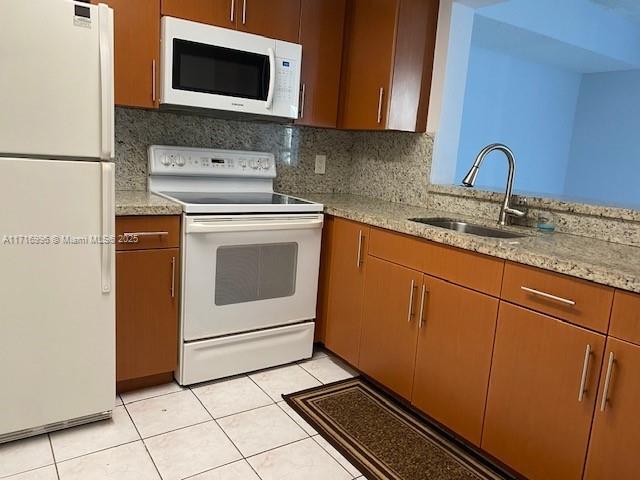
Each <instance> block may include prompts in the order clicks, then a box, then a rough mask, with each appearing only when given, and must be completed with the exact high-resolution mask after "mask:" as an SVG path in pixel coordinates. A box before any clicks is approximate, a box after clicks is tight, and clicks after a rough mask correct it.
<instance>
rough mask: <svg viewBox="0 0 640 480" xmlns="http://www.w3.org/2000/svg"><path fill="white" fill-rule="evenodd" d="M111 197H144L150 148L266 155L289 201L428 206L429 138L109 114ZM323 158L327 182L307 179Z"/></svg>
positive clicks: (120, 111)
mask: <svg viewBox="0 0 640 480" xmlns="http://www.w3.org/2000/svg"><path fill="white" fill-rule="evenodd" d="M115 133H116V159H115V160H116V189H118V190H146V188H147V148H148V147H149V145H177V146H186V147H207V148H223V149H242V150H258V151H266V152H272V153H274V154H275V156H276V162H277V168H278V176H277V178H276V182H275V188H276V189H277V190H280V191H284V192H291V193H296V192H297V193H304V192H314V193H355V194H360V195H366V196H370V197H374V198H379V199H383V200H389V201H394V202H405V203H411V204H414V205H425V206H426V205H427V192H428V186H429V182H428V178H429V171H430V168H431V151H432V146H433V141H432V138H431V137H430V136H428V135H424V134H414V133H399V132H349V131H341V130H331V129H319V128H308V127H292V126H287V125H278V124H274V123H263V122H243V121H235V120H219V119H215V118H211V117H205V116H199V115H192V114H186V113H170V112H158V111H152V110H138V109H131V108H121V107H117V108H116V129H115ZM316 155H326V156H327V165H326V174H324V175H318V174H316V173H314V167H315V156H316Z"/></svg>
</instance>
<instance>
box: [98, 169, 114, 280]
mask: <svg viewBox="0 0 640 480" xmlns="http://www.w3.org/2000/svg"><path fill="white" fill-rule="evenodd" d="M101 166H102V238H101V246H100V248H101V249H102V252H101V254H102V260H101V263H102V293H110V292H111V288H112V278H111V271H112V265H111V262H112V259H113V249H114V248H115V245H114V242H115V233H114V230H115V212H114V202H115V200H114V193H115V192H114V174H113V169H114V165H113V163H110V162H102V163H101Z"/></svg>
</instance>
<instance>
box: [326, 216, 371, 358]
mask: <svg viewBox="0 0 640 480" xmlns="http://www.w3.org/2000/svg"><path fill="white" fill-rule="evenodd" d="M332 230H333V232H332V234H331V236H330V238H328V239H327V238H326V237H325V241H329V242H330V243H331V246H330V247H328V248H330V249H331V250H332V252H331V259H330V265H329V272H328V273H326V272H323V277H322V278H321V280H322V279H324V281H325V282H326V281H328V282H329V285H328V286H326V285H325V286H323V287H321V288H327V289H328V299H327V306H326V315H325V316H324V320H325V322H326V325H325V327H324V328H325V345H326V346H327V348H328V349H329V350H331V351H332V352H334V353H336V354H337V355H339V356H340V357H342V358H344V359H345V360H346V361H348V362H349V363H351V364H352V365H355V366H358V357H359V355H360V330H361V324H362V302H363V289H364V274H365V269H366V262H367V258H366V253H367V242H368V238H369V227H367V226H365V225H363V224H361V223H356V222H351V221H349V220H343V219H340V218H335V219H334V220H333V225H332Z"/></svg>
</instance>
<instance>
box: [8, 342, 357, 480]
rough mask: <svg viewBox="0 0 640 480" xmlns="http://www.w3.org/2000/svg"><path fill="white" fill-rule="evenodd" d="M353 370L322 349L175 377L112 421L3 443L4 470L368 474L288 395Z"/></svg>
mask: <svg viewBox="0 0 640 480" xmlns="http://www.w3.org/2000/svg"><path fill="white" fill-rule="evenodd" d="M353 375H354V372H352V371H351V370H350V369H349V368H348V367H346V366H345V365H344V364H342V363H341V362H340V361H339V360H337V359H335V358H333V357H331V356H329V355H327V354H326V353H325V352H322V351H319V352H316V353H315V354H314V356H313V358H312V359H310V360H306V361H303V362H298V363H295V364H291V365H286V366H284V367H277V368H273V369H269V370H265V371H261V372H256V373H252V374H250V375H243V376H238V377H233V378H230V379H224V380H220V381H216V382H212V383H208V384H201V385H194V386H193V387H192V388H182V387H180V386H179V385H177V384H175V383H170V384H167V385H161V386H158V387H152V388H148V389H145V390H140V391H136V392H130V393H125V394H122V395H121V396H118V397H117V398H116V404H115V405H116V406H115V408H114V411H113V418H112V419H111V420H106V421H103V422H98V423H93V424H90V425H84V426H81V427H76V428H72V429H68V430H63V431H59V432H54V433H51V434H49V435H40V436H38V437H34V438H30V439H26V440H20V441H17V442H12V443H8V444H4V445H0V479H3V480H4V479H10V480H107V479H114V480H115V479H117V480H147V479H149V480H159V479H162V480H180V479H185V478H189V479H193V480H292V479H304V480H348V479H353V478H363V477H360V472H358V470H357V469H356V468H355V467H354V466H353V465H351V464H350V463H349V462H348V461H347V460H346V459H345V458H344V457H343V456H342V455H340V453H338V452H337V451H336V450H335V449H334V448H333V447H332V446H331V445H329V443H327V442H326V441H325V440H324V439H323V438H322V437H320V436H319V435H318V434H317V432H316V431H315V430H314V429H313V428H312V427H311V426H310V425H308V424H307V423H306V422H305V421H304V420H302V418H300V416H299V415H297V414H296V413H295V412H294V411H293V410H292V409H291V408H290V407H289V406H288V405H287V404H286V403H285V402H283V401H282V397H281V395H282V394H283V393H291V392H295V391H298V390H303V389H305V388H309V387H313V386H317V385H321V384H323V383H330V382H334V381H336V380H341V379H344V378H349V377H351V376H353Z"/></svg>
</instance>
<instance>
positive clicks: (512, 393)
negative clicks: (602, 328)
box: [482, 302, 615, 480]
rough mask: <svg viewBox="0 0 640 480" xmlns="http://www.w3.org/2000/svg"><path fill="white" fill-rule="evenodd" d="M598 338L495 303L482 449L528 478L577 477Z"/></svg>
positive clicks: (599, 352) (600, 345)
mask: <svg viewBox="0 0 640 480" xmlns="http://www.w3.org/2000/svg"><path fill="white" fill-rule="evenodd" d="M604 343H605V337H604V336H603V335H599V334H597V333H593V332H590V331H588V330H584V329H582V328H579V327H575V326H573V325H569V324H567V323H564V322H562V321H559V320H556V319H554V318H551V317H548V316H546V315H542V314H539V313H535V312H532V311H530V310H527V309H524V308H521V307H517V306H514V305H511V304H509V303H506V302H501V303H500V310H499V314H498V328H497V333H496V341H495V347H494V352H493V365H492V369H491V379H490V382H489V395H488V398H487V409H486V416H485V420H484V430H483V437H482V448H483V449H484V450H486V451H487V452H489V453H490V454H492V455H493V456H495V457H496V458H498V459H500V460H501V461H503V462H504V463H506V464H507V465H509V466H510V467H512V468H513V469H514V470H516V471H518V472H519V473H521V474H522V475H524V476H525V477H526V478H529V479H530V480H578V479H581V478H582V472H583V467H584V460H585V456H586V453H587V444H588V441H589V431H590V428H591V420H592V416H593V409H594V405H595V403H596V397H597V386H598V379H599V377H600V365H601V362H602V358H603V352H604V346H605V345H604ZM611 478H615V477H611Z"/></svg>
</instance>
